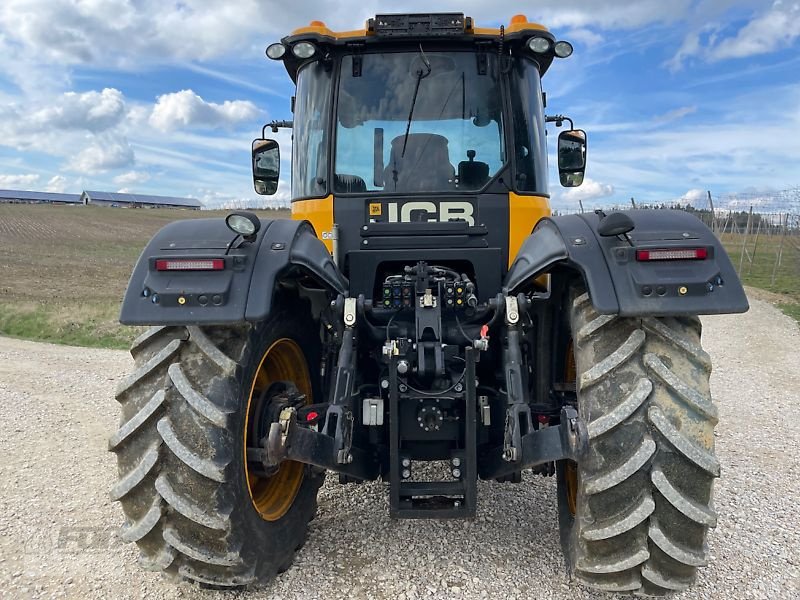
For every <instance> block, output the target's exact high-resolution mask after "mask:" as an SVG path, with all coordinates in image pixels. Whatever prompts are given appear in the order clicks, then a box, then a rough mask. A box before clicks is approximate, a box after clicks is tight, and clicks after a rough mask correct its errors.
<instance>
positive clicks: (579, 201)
mask: <svg viewBox="0 0 800 600" xmlns="http://www.w3.org/2000/svg"><path fill="white" fill-rule="evenodd" d="M578 204H580V205H581V213H582V212H583V200H581V199H578Z"/></svg>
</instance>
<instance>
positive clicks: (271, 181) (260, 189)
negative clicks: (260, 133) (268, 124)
mask: <svg viewBox="0 0 800 600" xmlns="http://www.w3.org/2000/svg"><path fill="white" fill-rule="evenodd" d="M280 173H281V150H280V148H279V147H278V142H276V141H275V140H262V139H258V140H253V185H254V187H255V190H256V194H260V195H262V196H271V195H273V194H274V193H275V192H277V191H278V177H279V176H280Z"/></svg>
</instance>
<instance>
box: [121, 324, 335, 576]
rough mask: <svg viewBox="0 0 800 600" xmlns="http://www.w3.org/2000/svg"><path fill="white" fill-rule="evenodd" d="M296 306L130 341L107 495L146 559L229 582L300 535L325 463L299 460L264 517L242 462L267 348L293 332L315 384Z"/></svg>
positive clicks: (270, 572) (271, 561)
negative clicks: (280, 505)
mask: <svg viewBox="0 0 800 600" xmlns="http://www.w3.org/2000/svg"><path fill="white" fill-rule="evenodd" d="M299 312H300V311H297V310H294V311H293V312H291V313H290V312H288V311H279V312H278V314H276V315H274V316H272V317H271V318H269V319H268V320H267V321H266V322H264V323H260V324H258V325H257V326H241V327H239V326H237V327H222V326H215V327H155V328H152V329H150V330H149V331H148V332H146V333H145V334H143V335H142V336H141V337H140V338H138V339H137V340H136V341H135V342H134V344H133V347H132V348H131V353H132V354H133V356H134V359H135V368H134V372H133V373H132V374H131V375H130V376H129V377H128V378H127V379H126V380H125V381H123V382H122V384H121V385H120V386H119V388H118V391H117V400H118V401H119V402H120V403H121V405H122V419H121V426H120V428H119V430H118V431H117V432H116V433H114V434H113V435H112V436H111V438H110V440H109V448H110V450H112V451H113V452H115V453H116V454H117V462H118V467H119V481H118V482H117V484H116V485H115V486H114V487H113V489H112V490H111V497H112V499H113V500H119V501H120V503H121V505H122V510H123V512H124V513H125V516H126V517H127V523H126V524H125V526H123V528H122V531H121V536H122V538H123V539H124V540H125V541H128V542H135V543H136V544H137V546H138V547H139V550H140V552H141V555H140V563H141V564H142V566H143V567H144V568H146V569H149V570H156V571H164V572H166V573H168V574H172V575H176V576H179V577H181V578H185V579H188V580H191V581H195V582H198V583H200V584H205V585H209V586H224V587H237V586H243V585H247V584H248V583H251V582H253V581H256V580H258V581H267V580H269V579H271V578H272V577H274V576H275V574H276V573H278V572H281V571H283V570H285V569H287V568H288V567H289V565H290V564H291V561H292V559H293V557H294V553H295V551H296V550H297V549H298V548H300V546H302V544H303V543H304V541H305V539H306V532H307V526H308V522H309V521H310V520H311V519H312V518H313V516H314V513H315V511H316V498H317V491H318V490H319V487H320V485H321V484H322V481H323V479H324V473H320V472H319V471H318V470H314V469H311V468H310V467H306V466H303V469H304V472H303V477H302V479H301V480H300V482H299V483H298V484H297V485H296V486H295V488H294V489H293V490H292V493H293V495H294V499H293V501H291V504H290V506H289V507H288V510H284V511H282V512H281V513H280V517H279V518H275V519H273V520H265V519H264V518H262V516H261V515H260V514H259V512H258V511H257V510H256V506H255V504H254V501H251V494H250V491H249V488H248V480H247V473H246V468H245V461H244V456H245V450H244V448H245V433H244V432H245V416H246V414H247V408H248V406H249V402H248V401H249V399H250V395H251V385H252V383H253V381H254V379H255V378H256V372H257V371H259V365H260V363H261V359H262V357H263V356H264V355H265V352H266V349H268V348H271V347H272V345H273V344H274V343H275V342H276V341H278V340H281V339H284V340H285V339H289V340H292V341H293V342H294V343H296V345H297V346H298V347H299V348H300V349H302V356H304V358H305V362H306V365H307V367H308V368H307V373H308V374H309V377H308V381H305V382H296V383H297V387H298V388H300V389H303V387H305V388H306V389H309V390H311V391H312V393H313V391H318V390H317V389H316V388H317V381H316V372H317V370H318V369H317V368H316V367H317V365H318V351H319V336H318V335H317V333H316V332H315V331H314V329H313V325H312V323H313V322H312V321H311V319H310V318H306V319H301V318H298V317H297V316H294V315H297V314H298V313H299ZM303 316H305V314H304V313H303Z"/></svg>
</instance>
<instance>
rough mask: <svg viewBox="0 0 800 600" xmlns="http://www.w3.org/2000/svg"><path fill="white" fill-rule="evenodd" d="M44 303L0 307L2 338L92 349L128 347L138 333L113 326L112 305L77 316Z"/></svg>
mask: <svg viewBox="0 0 800 600" xmlns="http://www.w3.org/2000/svg"><path fill="white" fill-rule="evenodd" d="M67 311H68V309H66V308H65V307H57V306H52V305H48V304H45V303H43V304H38V305H27V306H19V305H13V304H0V333H2V335H5V336H9V337H15V338H21V339H27V340H37V341H42V342H52V343H54V344H67V345H70V346H91V347H95V348H116V349H124V348H128V347H129V346H130V344H131V342H132V341H133V339H134V338H135V337H136V335H138V333H139V332H140V331H141V328H138V327H123V326H121V325H119V324H118V323H117V314H118V311H117V308H116V307H115V306H113V305H105V306H96V307H91V308H89V307H86V306H84V307H82V312H81V314H80V315H79V316H69V313H68V312H67Z"/></svg>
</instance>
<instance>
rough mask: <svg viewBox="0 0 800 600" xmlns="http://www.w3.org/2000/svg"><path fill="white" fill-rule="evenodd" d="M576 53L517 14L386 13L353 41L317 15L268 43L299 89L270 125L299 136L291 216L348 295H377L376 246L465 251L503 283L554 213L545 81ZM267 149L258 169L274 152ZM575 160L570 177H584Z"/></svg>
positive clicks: (457, 256)
mask: <svg viewBox="0 0 800 600" xmlns="http://www.w3.org/2000/svg"><path fill="white" fill-rule="evenodd" d="M571 53H572V46H571V45H570V44H569V43H568V42H564V41H557V40H556V39H555V37H554V36H553V35H552V34H551V33H550V32H549V31H547V29H545V28H544V27H543V26H541V25H539V24H537V23H531V22H529V21H528V20H527V19H526V18H525V17H524V16H522V15H517V16H515V17H513V18H512V19H511V22H510V24H509V25H508V26H503V27H500V28H498V29H489V28H482V27H478V26H477V25H476V24H475V23H474V22H473V20H472V19H471V18H470V17H465V16H464V15H462V14H457V13H450V14H429V15H419V14H416V15H378V16H376V17H375V18H374V19H369V20H368V21H367V23H366V26H365V28H364V29H363V30H358V31H349V32H344V33H339V32H333V31H331V30H329V29H328V28H327V27H326V26H325V25H324V24H323V23H321V22H318V21H315V22H312V23H311V24H310V25H309V26H308V27H304V28H301V29H298V30H296V31H295V32H293V33H292V35H290V36H288V37H286V38H284V39H283V40H282V41H281V42H278V43H275V44H272V45H270V46H269V47H268V48H267V55H268V56H269V57H270V58H271V59H273V60H280V61H282V62H283V64H284V66H285V67H286V70H287V72H288V74H289V76H290V77H291V78H292V80H293V81H294V82H295V83H296V85H297V91H296V95H295V97H294V99H293V111H294V120H293V121H292V122H283V123H275V124H273V130H274V131H277V128H278V127H280V126H281V125H284V126H291V127H292V129H293V131H292V140H293V141H292V176H291V198H292V216H293V218H296V219H307V220H309V221H310V222H311V223H312V224H313V226H314V228H315V230H316V232H317V235H318V236H319V237H320V238H321V239H322V240H323V241H324V242H325V243H326V245H327V246H328V248H329V250H330V251H331V252H332V253H333V255H334V259H335V260H336V262H337V264H338V265H339V267H340V269H341V270H342V272H343V274H344V275H345V276H347V277H349V278H350V279H351V282H352V285H351V290H350V291H351V294H353V295H358V294H359V293H364V294H366V295H367V297H371V296H372V292H373V291H374V290H376V289H377V288H378V286H379V283H380V281H379V280H375V279H374V278H372V277H371V276H372V275H373V274H374V273H375V272H376V269H377V267H378V264H377V263H376V258H377V257H376V255H375V253H374V250H376V249H380V250H383V251H388V252H391V251H396V250H403V251H404V252H407V251H408V250H409V249H410V248H413V249H416V250H419V251H420V253H419V258H420V259H424V258H427V257H428V256H427V255H429V254H431V251H434V252H435V253H436V257H437V260H438V261H439V262H441V261H442V260H445V262H447V261H448V257H446V256H443V255H442V251H447V252H451V253H452V254H453V256H452V258H451V261H452V260H455V261H456V262H458V260H461V259H464V258H465V256H467V255H468V258H467V261H468V262H469V263H470V265H468V268H469V270H470V271H471V272H472V273H473V274H476V273H475V271H476V270H481V269H485V270H486V273H487V274H486V275H485V277H486V278H487V279H488V280H489V281H492V283H495V280H497V283H499V279H498V278H499V277H501V276H502V275H503V274H504V273H505V271H506V270H507V268H508V266H509V264H510V263H511V261H513V259H514V257H515V256H516V253H517V251H518V250H519V248H520V246H521V244H522V241H523V240H524V239H525V237H527V235H528V234H530V231H531V227H532V225H533V224H535V223H536V222H537V221H538V220H539V219H540V218H542V217H544V216H546V215H549V214H550V207H549V204H548V197H549V193H548V184H547V147H546V137H545V121H546V118H545V115H544V105H545V95H544V93H543V92H542V89H541V78H542V75H544V73H545V72H546V71H547V69H548V68H549V67H550V65H551V63H552V61H553V60H554V59H556V58H566V57H568V56H569V55H570V54H571ZM572 139H573V140H574V139H576V137H575V136H573V138H572ZM583 139H584V143H583V146H582V148H583V149H582V150H581V152H582V154H583V155H584V156H585V136H584V137H583ZM264 144H265V142H264V141H263V140H257V141H256V143H255V145H254V168H256V165H257V164H259V163H260V162H262V159H261V158H260V156H261V154H263V153H264V152H272V153H277V148H276V147H275V146H274V145H269V146H270V148H272V149H266V150H265V149H264V148H266V146H264ZM565 156H566V155H565ZM273 162H274V161H273ZM571 164H572V167H570V169H571V171H570V173H569V177H566V176H564V177H563V178H562V179H563V181H566V182H572V181H578V180H582V173H583V169H584V165H577V166H576V163H575V162H574V161H573V162H572V163H571ZM254 174H255V175H256V191H257V192H259V193H265V190H266V191H269V190H273V193H274V186H266V185H264V184H263V182H262V181H261V180H260V179H259V177H258V173H257V172H256V171H254ZM274 176H275V177H276V176H277V174H275V175H274ZM568 185H569V183H568ZM465 252H466V254H465ZM385 260H391V256H389V257H386V256H384V257H382V258H381V260H380V261H377V262H385ZM489 273H493V275H489ZM362 274H369V276H366V275H365V276H363V277H362V276H361V275H362ZM476 275H477V274H476ZM488 287H493V286H487V288H488Z"/></svg>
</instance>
